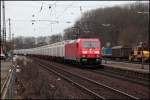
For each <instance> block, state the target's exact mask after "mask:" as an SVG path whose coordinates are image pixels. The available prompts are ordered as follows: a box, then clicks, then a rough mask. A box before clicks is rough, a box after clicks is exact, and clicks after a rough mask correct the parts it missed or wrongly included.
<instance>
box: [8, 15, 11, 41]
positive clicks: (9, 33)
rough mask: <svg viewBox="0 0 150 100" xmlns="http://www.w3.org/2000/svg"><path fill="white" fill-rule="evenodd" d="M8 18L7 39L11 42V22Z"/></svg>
mask: <svg viewBox="0 0 150 100" xmlns="http://www.w3.org/2000/svg"><path fill="white" fill-rule="evenodd" d="M10 20H11V19H10V18H9V19H8V21H9V41H10V42H11V22H10Z"/></svg>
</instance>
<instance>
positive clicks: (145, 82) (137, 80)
mask: <svg viewBox="0 0 150 100" xmlns="http://www.w3.org/2000/svg"><path fill="white" fill-rule="evenodd" d="M90 71H91V70H90ZM92 72H94V73H97V74H103V75H107V76H111V77H114V78H119V79H122V80H127V81H130V82H132V83H136V84H140V85H143V86H149V79H146V78H141V77H134V78H131V77H128V76H126V75H121V74H118V73H113V72H111V71H105V70H92Z"/></svg>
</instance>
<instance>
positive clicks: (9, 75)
mask: <svg viewBox="0 0 150 100" xmlns="http://www.w3.org/2000/svg"><path fill="white" fill-rule="evenodd" d="M14 70H15V69H12V70H11V72H10V73H9V74H8V75H7V79H6V81H5V82H4V85H3V86H2V88H1V99H5V97H6V94H7V90H8V87H9V83H10V81H11V77H12V72H13V71H14Z"/></svg>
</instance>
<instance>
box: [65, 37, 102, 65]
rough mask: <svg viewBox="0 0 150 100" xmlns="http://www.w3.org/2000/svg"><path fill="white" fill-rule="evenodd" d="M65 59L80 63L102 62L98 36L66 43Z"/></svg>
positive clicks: (97, 63)
mask: <svg viewBox="0 0 150 100" xmlns="http://www.w3.org/2000/svg"><path fill="white" fill-rule="evenodd" d="M65 59H67V60H71V61H73V62H77V63H80V64H96V65H99V64H101V59H102V55H101V47H100V41H99V39H96V38H87V39H86V38H84V39H83V38H80V39H77V40H72V41H69V42H68V43H67V44H66V45H65Z"/></svg>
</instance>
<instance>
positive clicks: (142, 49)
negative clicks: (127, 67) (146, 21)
mask: <svg viewBox="0 0 150 100" xmlns="http://www.w3.org/2000/svg"><path fill="white" fill-rule="evenodd" d="M149 58H150V52H149V49H148V48H147V47H146V46H145V45H144V44H142V43H140V45H138V46H136V47H134V48H133V49H132V51H131V54H130V55H129V61H142V60H143V61H144V62H148V61H149Z"/></svg>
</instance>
